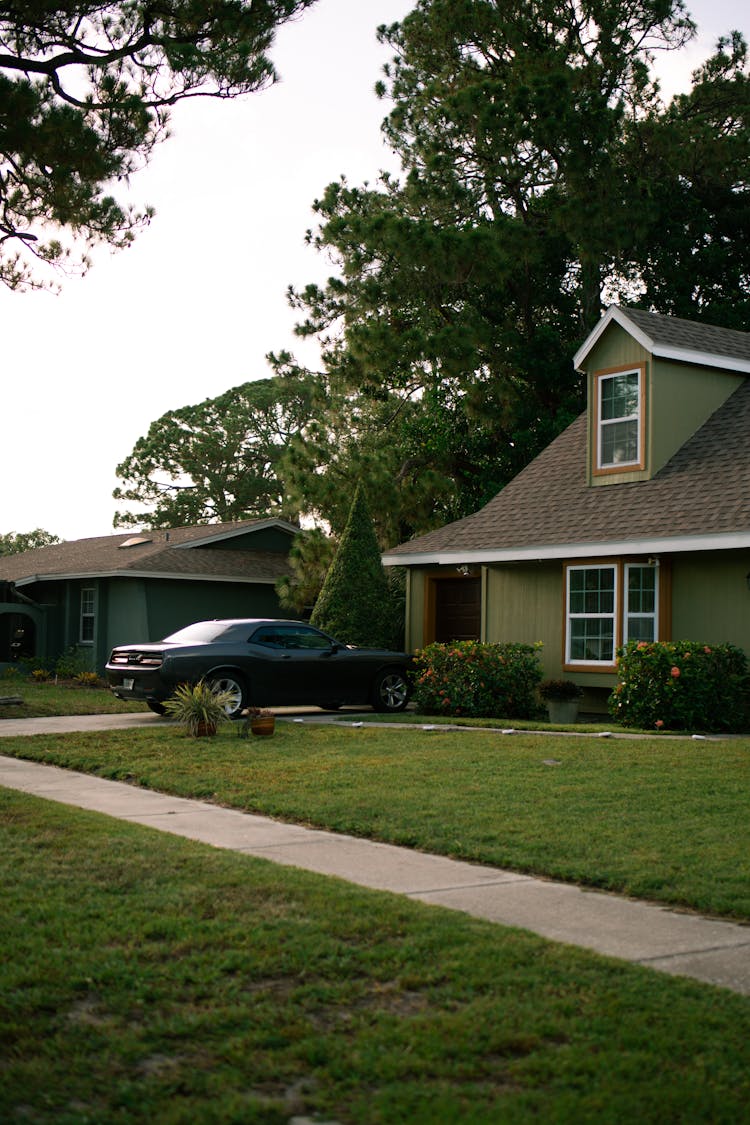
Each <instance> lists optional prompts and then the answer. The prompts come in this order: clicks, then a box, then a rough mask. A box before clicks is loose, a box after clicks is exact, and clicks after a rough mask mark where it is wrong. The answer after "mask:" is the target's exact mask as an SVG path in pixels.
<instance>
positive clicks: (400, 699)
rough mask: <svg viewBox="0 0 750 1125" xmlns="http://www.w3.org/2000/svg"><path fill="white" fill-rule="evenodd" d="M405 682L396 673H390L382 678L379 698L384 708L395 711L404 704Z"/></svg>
mask: <svg viewBox="0 0 750 1125" xmlns="http://www.w3.org/2000/svg"><path fill="white" fill-rule="evenodd" d="M406 693H407V685H406V680H405V679H404V677H403V676H402V675H400V674H399V673H398V672H391V673H390V675H388V676H384V677H383V681H382V683H381V685H380V698H381V700H382V701H383V704H384V706H386V707H387V708H388V709H389V710H393V711H396V710H398V708H399V707H402V706H403V705H404V703H406Z"/></svg>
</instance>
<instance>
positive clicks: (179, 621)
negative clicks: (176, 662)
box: [128, 578, 280, 641]
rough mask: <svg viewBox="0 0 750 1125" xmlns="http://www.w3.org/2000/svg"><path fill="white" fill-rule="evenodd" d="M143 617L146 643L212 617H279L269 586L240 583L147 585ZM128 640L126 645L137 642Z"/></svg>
mask: <svg viewBox="0 0 750 1125" xmlns="http://www.w3.org/2000/svg"><path fill="white" fill-rule="evenodd" d="M146 613H147V619H148V632H147V636H148V639H149V640H152V641H156V640H160V639H161V638H162V637H166V636H168V635H169V634H170V633H173V632H175V630H177V629H182V628H183V627H184V626H185V625H190V624H192V623H193V622H194V621H203V620H210V619H212V618H214V617H216V618H222V617H265V616H268V617H278V616H279V615H280V612H279V602H278V598H277V597H276V594H275V592H274V588H273V586H271V585H268V586H258V585H248V584H243V583H239V582H222V583H218V582H217V583H210V584H208V583H205V582H190V581H179V580H178V581H173V580H170V579H168V578H165V579H157V580H152V581H149V583H148V585H147V587H146ZM138 639H139V638H138V637H134V636H131V637H129V638H128V640H129V641H133V640H138ZM140 639H141V640H143V639H144V638H143V637H141V638H140Z"/></svg>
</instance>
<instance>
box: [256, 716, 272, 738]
mask: <svg viewBox="0 0 750 1125" xmlns="http://www.w3.org/2000/svg"><path fill="white" fill-rule="evenodd" d="M275 728H276V716H275V715H256V717H255V718H254V719H252V721H251V723H250V730H251V731H252V732H253V734H258V735H261V736H266V737H267V736H268V735H271V734H273V732H274V730H275Z"/></svg>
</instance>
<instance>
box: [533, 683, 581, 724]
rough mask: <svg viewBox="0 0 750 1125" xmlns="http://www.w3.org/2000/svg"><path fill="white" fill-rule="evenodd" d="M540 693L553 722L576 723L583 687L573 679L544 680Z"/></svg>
mask: <svg viewBox="0 0 750 1125" xmlns="http://www.w3.org/2000/svg"><path fill="white" fill-rule="evenodd" d="M539 694H540V696H541V697H542V699H543V700H544V702H545V703H546V704H547V713H548V715H549V720H550V722H551V723H574V722H575V721H576V719H577V718H578V703H579V700H580V698H581V696H582V695H583V688H581V687H579V686H578V684H575V683H573V681H572V680H543V681H542V683H541V684H540V685H539Z"/></svg>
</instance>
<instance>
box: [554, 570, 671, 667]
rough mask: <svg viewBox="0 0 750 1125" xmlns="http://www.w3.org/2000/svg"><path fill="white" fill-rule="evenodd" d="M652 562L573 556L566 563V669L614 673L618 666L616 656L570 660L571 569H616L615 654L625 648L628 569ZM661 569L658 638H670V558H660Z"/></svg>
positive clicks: (563, 659)
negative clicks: (609, 660) (608, 660)
mask: <svg viewBox="0 0 750 1125" xmlns="http://www.w3.org/2000/svg"><path fill="white" fill-rule="evenodd" d="M647 565H648V561H647V559H645V558H644V557H643V556H640V557H638V556H632V555H624V556H622V557H618V558H601V559H569V560H567V561H566V562H564V563H563V582H562V614H563V629H562V667H563V671H565V672H594V673H596V672H602V673H611V672H614V671H615V670H616V668H617V662H616V655H615V661H614V662H613V663H612V664H605V663H601V664H599V663H595V662H585V663H581V662H580V661H569V660H568V658H567V657H568V572H569V571H570V570H573V569H578V570H581V569H583V570H586V569H591V570H593V569H595V568H597V567H603V566H613V567H614V568H615V598H616V606H617V609H616V613H615V644H614V649H615V654H616V653H617V650H618V649H619V648H621V647H622V644H623V638H624V630H625V612H626V605H625V571H626V567H628V566H647ZM655 565H656V568H657V572H658V573H657V580H656V627H655V630H654V632H655V634H656V640H657V641H668V640H670V639H671V636H672V567H671V564H670V560H669V559H668V558H667V559H664V558H660V559H659V560H658V563H657V564H655Z"/></svg>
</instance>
